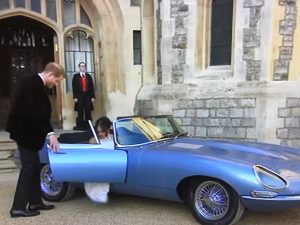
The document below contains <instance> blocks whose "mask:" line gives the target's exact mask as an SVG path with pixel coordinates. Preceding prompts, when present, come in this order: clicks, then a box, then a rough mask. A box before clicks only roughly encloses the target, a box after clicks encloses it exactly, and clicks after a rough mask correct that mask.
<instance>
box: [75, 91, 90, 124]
mask: <svg viewBox="0 0 300 225" xmlns="http://www.w3.org/2000/svg"><path fill="white" fill-rule="evenodd" d="M91 104H92V103H91V98H90V97H89V95H88V93H86V92H83V93H82V95H81V96H80V97H79V99H78V124H76V125H77V127H79V128H83V129H87V128H88V120H92V115H91Z"/></svg>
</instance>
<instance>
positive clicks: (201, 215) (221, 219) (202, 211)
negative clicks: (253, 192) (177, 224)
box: [187, 179, 244, 225]
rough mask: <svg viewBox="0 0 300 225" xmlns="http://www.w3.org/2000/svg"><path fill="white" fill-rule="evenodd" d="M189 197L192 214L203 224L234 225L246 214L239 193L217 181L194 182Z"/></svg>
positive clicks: (190, 187) (191, 184)
mask: <svg viewBox="0 0 300 225" xmlns="http://www.w3.org/2000/svg"><path fill="white" fill-rule="evenodd" d="M188 196H189V198H188V199H187V200H188V203H189V206H190V208H191V211H192V214H193V216H194V217H195V218H196V219H197V220H198V221H199V222H200V223H201V224H206V225H215V224H218V225H233V224H235V223H236V222H237V221H239V219H240V218H241V217H242V215H243V213H244V206H243V204H242V202H241V199H240V197H239V195H238V194H237V192H236V191H235V190H234V189H232V188H231V187H230V186H229V185H227V184H226V183H224V182H222V181H219V180H216V179H206V180H203V179H195V180H192V181H191V183H190V186H189V195H188Z"/></svg>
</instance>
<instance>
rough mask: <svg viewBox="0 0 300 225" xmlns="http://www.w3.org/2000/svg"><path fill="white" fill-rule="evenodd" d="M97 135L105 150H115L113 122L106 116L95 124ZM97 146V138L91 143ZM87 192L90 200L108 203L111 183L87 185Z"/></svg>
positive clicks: (92, 139) (93, 138) (85, 186)
mask: <svg viewBox="0 0 300 225" xmlns="http://www.w3.org/2000/svg"><path fill="white" fill-rule="evenodd" d="M95 129H96V134H97V137H98V140H99V142H100V145H101V146H102V147H103V148H105V149H114V141H113V135H112V134H111V132H110V131H111V129H112V122H111V121H110V119H109V118H107V117H106V116H103V117H100V118H99V119H98V120H97V121H96V123H95ZM89 143H90V144H96V143H97V141H96V139H95V137H92V138H91V139H90V141H89ZM84 188H85V192H86V194H87V195H88V196H89V198H90V199H91V200H92V201H93V202H96V203H106V202H107V194H108V192H109V183H85V184H84Z"/></svg>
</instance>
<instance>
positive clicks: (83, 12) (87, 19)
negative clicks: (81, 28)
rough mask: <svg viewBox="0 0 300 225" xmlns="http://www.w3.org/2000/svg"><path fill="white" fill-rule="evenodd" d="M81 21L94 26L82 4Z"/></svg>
mask: <svg viewBox="0 0 300 225" xmlns="http://www.w3.org/2000/svg"><path fill="white" fill-rule="evenodd" d="M80 22H81V23H82V24H85V25H87V26H89V27H92V25H91V21H90V18H89V17H88V15H87V14H86V12H85V10H84V9H83V8H82V7H81V6H80Z"/></svg>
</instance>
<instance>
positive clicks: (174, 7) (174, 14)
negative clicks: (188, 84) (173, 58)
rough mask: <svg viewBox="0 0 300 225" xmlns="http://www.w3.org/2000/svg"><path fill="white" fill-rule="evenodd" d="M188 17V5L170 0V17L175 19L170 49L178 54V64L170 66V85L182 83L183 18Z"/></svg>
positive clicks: (181, 0)
mask: <svg viewBox="0 0 300 225" xmlns="http://www.w3.org/2000/svg"><path fill="white" fill-rule="evenodd" d="M188 15H189V11H188V5H186V4H184V1H183V0H171V12H170V17H171V18H174V19H175V33H174V35H173V38H172V48H173V49H174V50H175V52H176V53H177V54H178V57H177V58H178V62H177V63H174V64H173V65H172V71H171V74H172V76H171V83H175V84H176V83H183V81H184V79H183V73H184V67H185V65H186V48H187V28H186V27H185V20H184V18H185V17H187V16H188Z"/></svg>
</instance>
